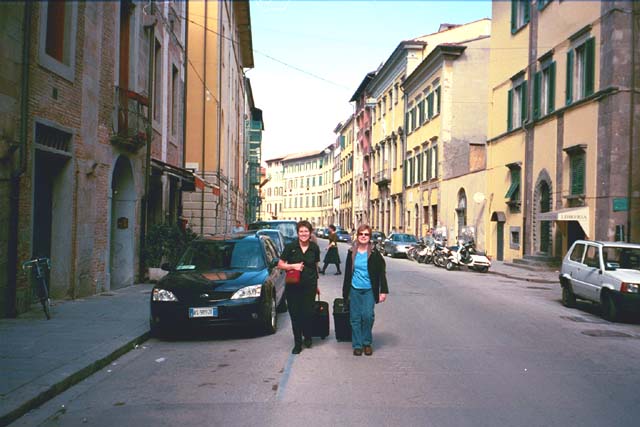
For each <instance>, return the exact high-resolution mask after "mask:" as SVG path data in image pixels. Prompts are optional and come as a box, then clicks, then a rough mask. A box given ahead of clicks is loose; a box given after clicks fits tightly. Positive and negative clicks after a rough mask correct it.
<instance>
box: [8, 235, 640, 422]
mask: <svg viewBox="0 0 640 427" xmlns="http://www.w3.org/2000/svg"><path fill="white" fill-rule="evenodd" d="M320 244H321V247H322V248H324V247H325V246H326V241H323V240H321V241H320ZM340 248H341V255H342V259H343V261H344V255H345V252H346V245H341V246H340ZM387 260H388V263H387V267H388V277H389V283H390V285H389V286H390V296H389V299H388V300H387V302H385V303H384V304H380V305H378V306H377V307H376V323H375V327H374V354H373V356H372V357H366V356H361V357H354V356H353V355H352V354H351V346H350V343H338V342H336V340H335V338H334V336H333V321H332V335H331V336H330V337H328V338H327V339H325V340H323V341H322V340H320V339H315V340H314V346H313V348H312V349H309V350H304V351H303V352H302V353H301V354H300V355H298V356H292V355H291V354H290V350H291V347H292V335H291V327H290V323H289V318H288V314H286V313H285V314H281V315H279V330H278V332H277V333H276V334H275V335H272V336H255V335H253V334H251V333H250V332H246V331H241V332H238V331H222V332H212V333H206V334H195V335H193V334H192V335H189V336H186V337H185V338H183V339H179V340H173V341H163V340H156V339H152V340H149V341H147V342H146V343H145V345H143V346H140V347H139V348H138V349H136V350H133V351H132V352H130V353H128V354H126V355H125V356H123V357H122V358H120V359H118V360H117V361H116V362H114V363H113V364H112V365H111V366H109V367H108V368H106V369H104V370H102V371H100V372H98V373H97V374H95V375H93V376H92V377H90V378H88V379H87V380H85V381H83V382H82V383H80V384H78V385H77V386H75V387H73V388H71V389H69V390H67V391H66V392H65V393H63V394H61V395H59V396H57V397H56V398H54V399H52V400H51V401H49V402H48V403H46V404H45V405H43V406H42V407H41V408H39V409H37V410H35V411H32V412H31V413H29V414H27V415H25V416H24V417H22V418H21V419H19V420H18V421H16V422H15V423H14V424H12V425H16V426H33V425H63V426H67V425H69V426H75V425H78V426H86V425H93V426H114V425H119V426H129V425H134V426H135V425H137V426H146V425H154V426H164V425H166V426H179V425H193V426H195V425H214V426H217V425H232V426H257V425H261V426H262V425H273V426H289V425H296V426H300V425H305V426H307V427H308V426H334V425H347V426H351V425H363V424H369V425H381V426H399V425H402V426H456V427H458V426H492V427H494V426H555V425H558V426H560V425H561V426H636V425H637V424H638V419H640V404H639V403H640V398H639V397H638V384H640V369H638V355H639V354H640V324H639V323H638V322H635V323H624V324H612V323H609V322H606V321H604V320H601V319H600V317H599V315H598V312H597V310H595V309H593V308H592V306H591V305H589V304H583V305H582V306H581V307H579V308H578V309H573V310H571V309H567V308H564V307H563V306H562V305H561V304H560V289H559V286H555V285H551V284H532V283H531V282H519V281H516V280H512V279H508V278H503V277H499V276H495V275H490V274H481V273H475V272H466V271H454V272H447V271H446V270H444V269H437V268H435V267H433V266H425V265H418V264H416V263H412V262H410V261H408V260H403V259H389V258H387ZM330 272H333V269H330ZM341 279H342V276H333V275H327V276H324V277H322V278H321V284H320V286H321V291H322V297H323V299H324V300H327V301H329V302H331V301H332V300H333V298H334V297H336V296H338V295H339V294H340V292H341V291H340V289H341Z"/></svg>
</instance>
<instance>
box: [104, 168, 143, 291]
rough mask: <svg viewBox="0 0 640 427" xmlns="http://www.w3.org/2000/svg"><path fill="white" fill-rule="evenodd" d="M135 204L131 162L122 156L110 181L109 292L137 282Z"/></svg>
mask: <svg viewBox="0 0 640 427" xmlns="http://www.w3.org/2000/svg"><path fill="white" fill-rule="evenodd" d="M136 202H137V200H136V192H135V185H134V182H133V171H132V168H131V162H130V161H129V159H128V158H126V157H125V156H120V157H119V158H118V160H117V161H116V165H115V168H114V170H113V176H112V178H111V246H110V257H109V260H110V264H109V273H110V283H109V285H110V289H118V288H122V287H125V286H129V285H133V282H134V268H133V267H134V258H135V252H134V246H135V245H134V230H135V224H136V215H135V208H136Z"/></svg>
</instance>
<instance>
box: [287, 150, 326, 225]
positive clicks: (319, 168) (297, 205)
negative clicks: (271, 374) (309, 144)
mask: <svg viewBox="0 0 640 427" xmlns="http://www.w3.org/2000/svg"><path fill="white" fill-rule="evenodd" d="M325 156H326V154H325V152H324V150H316V151H308V152H305V153H296V154H290V155H288V156H286V157H284V158H283V159H282V166H283V170H284V175H283V181H284V196H283V199H282V200H283V206H282V219H293V220H296V221H300V220H303V219H304V220H307V221H309V222H311V224H312V225H313V226H314V227H316V226H319V225H321V224H322V222H323V219H322V216H323V205H324V204H325V203H326V200H323V192H324V191H325V190H326V187H325V182H326V181H325V180H324V179H323V167H324V166H323V161H324V158H325Z"/></svg>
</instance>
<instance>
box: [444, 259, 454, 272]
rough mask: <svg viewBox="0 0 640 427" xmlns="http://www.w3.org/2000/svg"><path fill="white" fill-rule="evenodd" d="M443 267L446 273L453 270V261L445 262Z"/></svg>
mask: <svg viewBox="0 0 640 427" xmlns="http://www.w3.org/2000/svg"><path fill="white" fill-rule="evenodd" d="M444 267H445V268H446V269H447V271H451V270H453V261H451V260H449V261H447V264H446V265H445V266H444Z"/></svg>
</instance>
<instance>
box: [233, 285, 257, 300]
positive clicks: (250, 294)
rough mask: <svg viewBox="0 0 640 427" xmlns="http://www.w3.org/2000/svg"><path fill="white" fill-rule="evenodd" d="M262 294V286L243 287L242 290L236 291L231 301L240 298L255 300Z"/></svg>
mask: <svg viewBox="0 0 640 427" xmlns="http://www.w3.org/2000/svg"><path fill="white" fill-rule="evenodd" d="M261 293H262V285H252V286H245V287H244V288H241V289H238V290H237V291H236V293H235V294H233V296H231V299H240V298H257V297H259V296H260V294H261Z"/></svg>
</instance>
